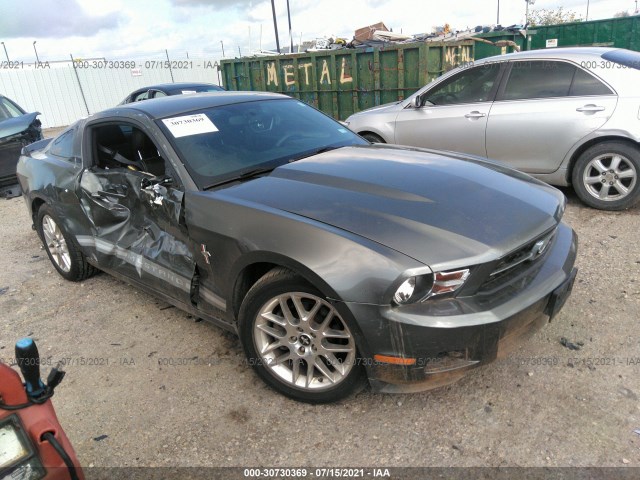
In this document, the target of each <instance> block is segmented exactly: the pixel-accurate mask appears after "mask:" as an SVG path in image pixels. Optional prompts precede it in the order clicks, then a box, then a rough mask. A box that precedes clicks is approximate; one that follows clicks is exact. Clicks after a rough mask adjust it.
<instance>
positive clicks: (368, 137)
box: [360, 132, 386, 143]
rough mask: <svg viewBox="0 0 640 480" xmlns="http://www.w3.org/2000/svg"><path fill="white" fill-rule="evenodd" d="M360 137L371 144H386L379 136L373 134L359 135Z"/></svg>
mask: <svg viewBox="0 0 640 480" xmlns="http://www.w3.org/2000/svg"><path fill="white" fill-rule="evenodd" d="M360 136H361V137H362V138H364V139H365V140H368V141H370V142H371V143H386V142H385V141H384V140H383V138H382V137H381V136H380V135H376V134H375V133H371V132H366V133H361V134H360Z"/></svg>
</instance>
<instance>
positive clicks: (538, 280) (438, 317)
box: [348, 224, 577, 393]
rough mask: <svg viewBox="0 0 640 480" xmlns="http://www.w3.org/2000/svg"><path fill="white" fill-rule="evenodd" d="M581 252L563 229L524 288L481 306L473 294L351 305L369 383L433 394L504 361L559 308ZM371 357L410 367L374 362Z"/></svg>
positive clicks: (381, 388) (393, 390) (384, 388)
mask: <svg viewBox="0 0 640 480" xmlns="http://www.w3.org/2000/svg"><path fill="white" fill-rule="evenodd" d="M576 253H577V237H576V234H575V232H573V230H572V229H571V228H569V227H568V226H566V225H564V224H561V225H560V226H559V227H558V232H557V236H556V240H555V241H554V244H553V246H552V249H551V251H550V252H549V254H548V255H547V257H546V258H545V259H544V263H543V264H542V265H541V267H540V268H539V269H538V270H537V271H536V273H535V276H534V277H533V278H531V279H529V280H528V282H527V284H526V286H525V287H524V288H521V289H519V290H513V291H507V292H506V293H505V292H500V293H498V294H497V295H496V297H494V298H491V299H483V300H482V301H479V300H478V299H476V298H474V297H468V298H457V299H454V300H441V301H438V302H425V303H423V304H417V305H411V306H406V307H396V306H379V305H362V304H348V307H349V309H350V310H351V312H352V313H353V315H354V317H355V319H356V321H357V322H358V324H359V326H360V329H361V331H362V332H364V337H365V338H364V339H365V342H366V347H365V349H363V350H368V352H367V355H366V357H367V358H368V359H370V361H366V362H365V366H366V368H367V374H368V376H369V381H370V383H371V386H372V387H373V389H374V390H376V391H381V392H386V393H408V392H418V391H423V390H429V389H432V388H437V387H440V386H443V385H447V384H450V383H452V382H455V381H456V380H458V379H459V378H461V377H462V376H464V375H465V374H466V373H467V372H468V371H469V370H471V369H473V368H476V367H478V366H480V365H483V364H486V363H489V362H491V361H493V360H495V359H496V358H501V357H504V356H505V355H506V354H507V353H508V352H510V351H511V350H512V349H513V348H514V347H516V346H517V345H518V344H519V343H521V342H522V341H523V340H525V339H526V338H528V337H529V336H531V335H532V334H533V333H534V332H536V331H537V330H538V329H539V328H541V327H542V326H543V325H545V324H546V323H548V322H549V321H550V320H551V319H552V318H553V317H554V316H555V315H556V314H557V313H558V312H559V311H560V309H561V308H562V306H563V305H564V302H565V301H566V299H567V298H568V297H569V295H570V294H571V289H572V287H573V281H574V279H575V275H576V269H575V268H574V263H575V259H576ZM374 355H383V356H388V357H394V358H400V359H402V360H403V361H404V363H406V364H404V365H398V364H391V363H383V362H377V361H375V360H374ZM414 360H415V361H414ZM410 362H412V363H411V364H409V363H410Z"/></svg>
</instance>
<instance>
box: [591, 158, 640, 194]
mask: <svg viewBox="0 0 640 480" xmlns="http://www.w3.org/2000/svg"><path fill="white" fill-rule="evenodd" d="M637 178H638V172H637V171H636V168H635V166H634V165H633V163H632V162H631V161H630V160H629V159H628V158H627V157H625V156H624V155H620V154H617V153H616V154H613V153H607V154H604V155H598V156H597V157H595V158H593V159H592V160H591V161H590V162H589V163H588V164H587V166H586V167H585V169H584V172H583V175H582V181H583V182H584V186H585V188H586V190H587V192H589V194H590V195H592V196H593V197H595V198H597V199H598V200H602V201H605V202H610V201H615V200H620V199H622V198H624V197H626V196H627V195H629V193H630V192H631V191H633V189H634V187H635V184H636V181H637Z"/></svg>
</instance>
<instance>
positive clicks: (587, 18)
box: [584, 0, 589, 22]
mask: <svg viewBox="0 0 640 480" xmlns="http://www.w3.org/2000/svg"><path fill="white" fill-rule="evenodd" d="M587 20H589V0H587V16H586V17H585V19H584V21H585V22H586V21H587Z"/></svg>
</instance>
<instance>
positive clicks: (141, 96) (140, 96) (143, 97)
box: [133, 90, 149, 102]
mask: <svg viewBox="0 0 640 480" xmlns="http://www.w3.org/2000/svg"><path fill="white" fill-rule="evenodd" d="M147 98H149V90H147V91H146V92H142V93H139V94H138V95H136V96H135V97H133V101H134V102H139V101H140V100H146V99H147Z"/></svg>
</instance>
